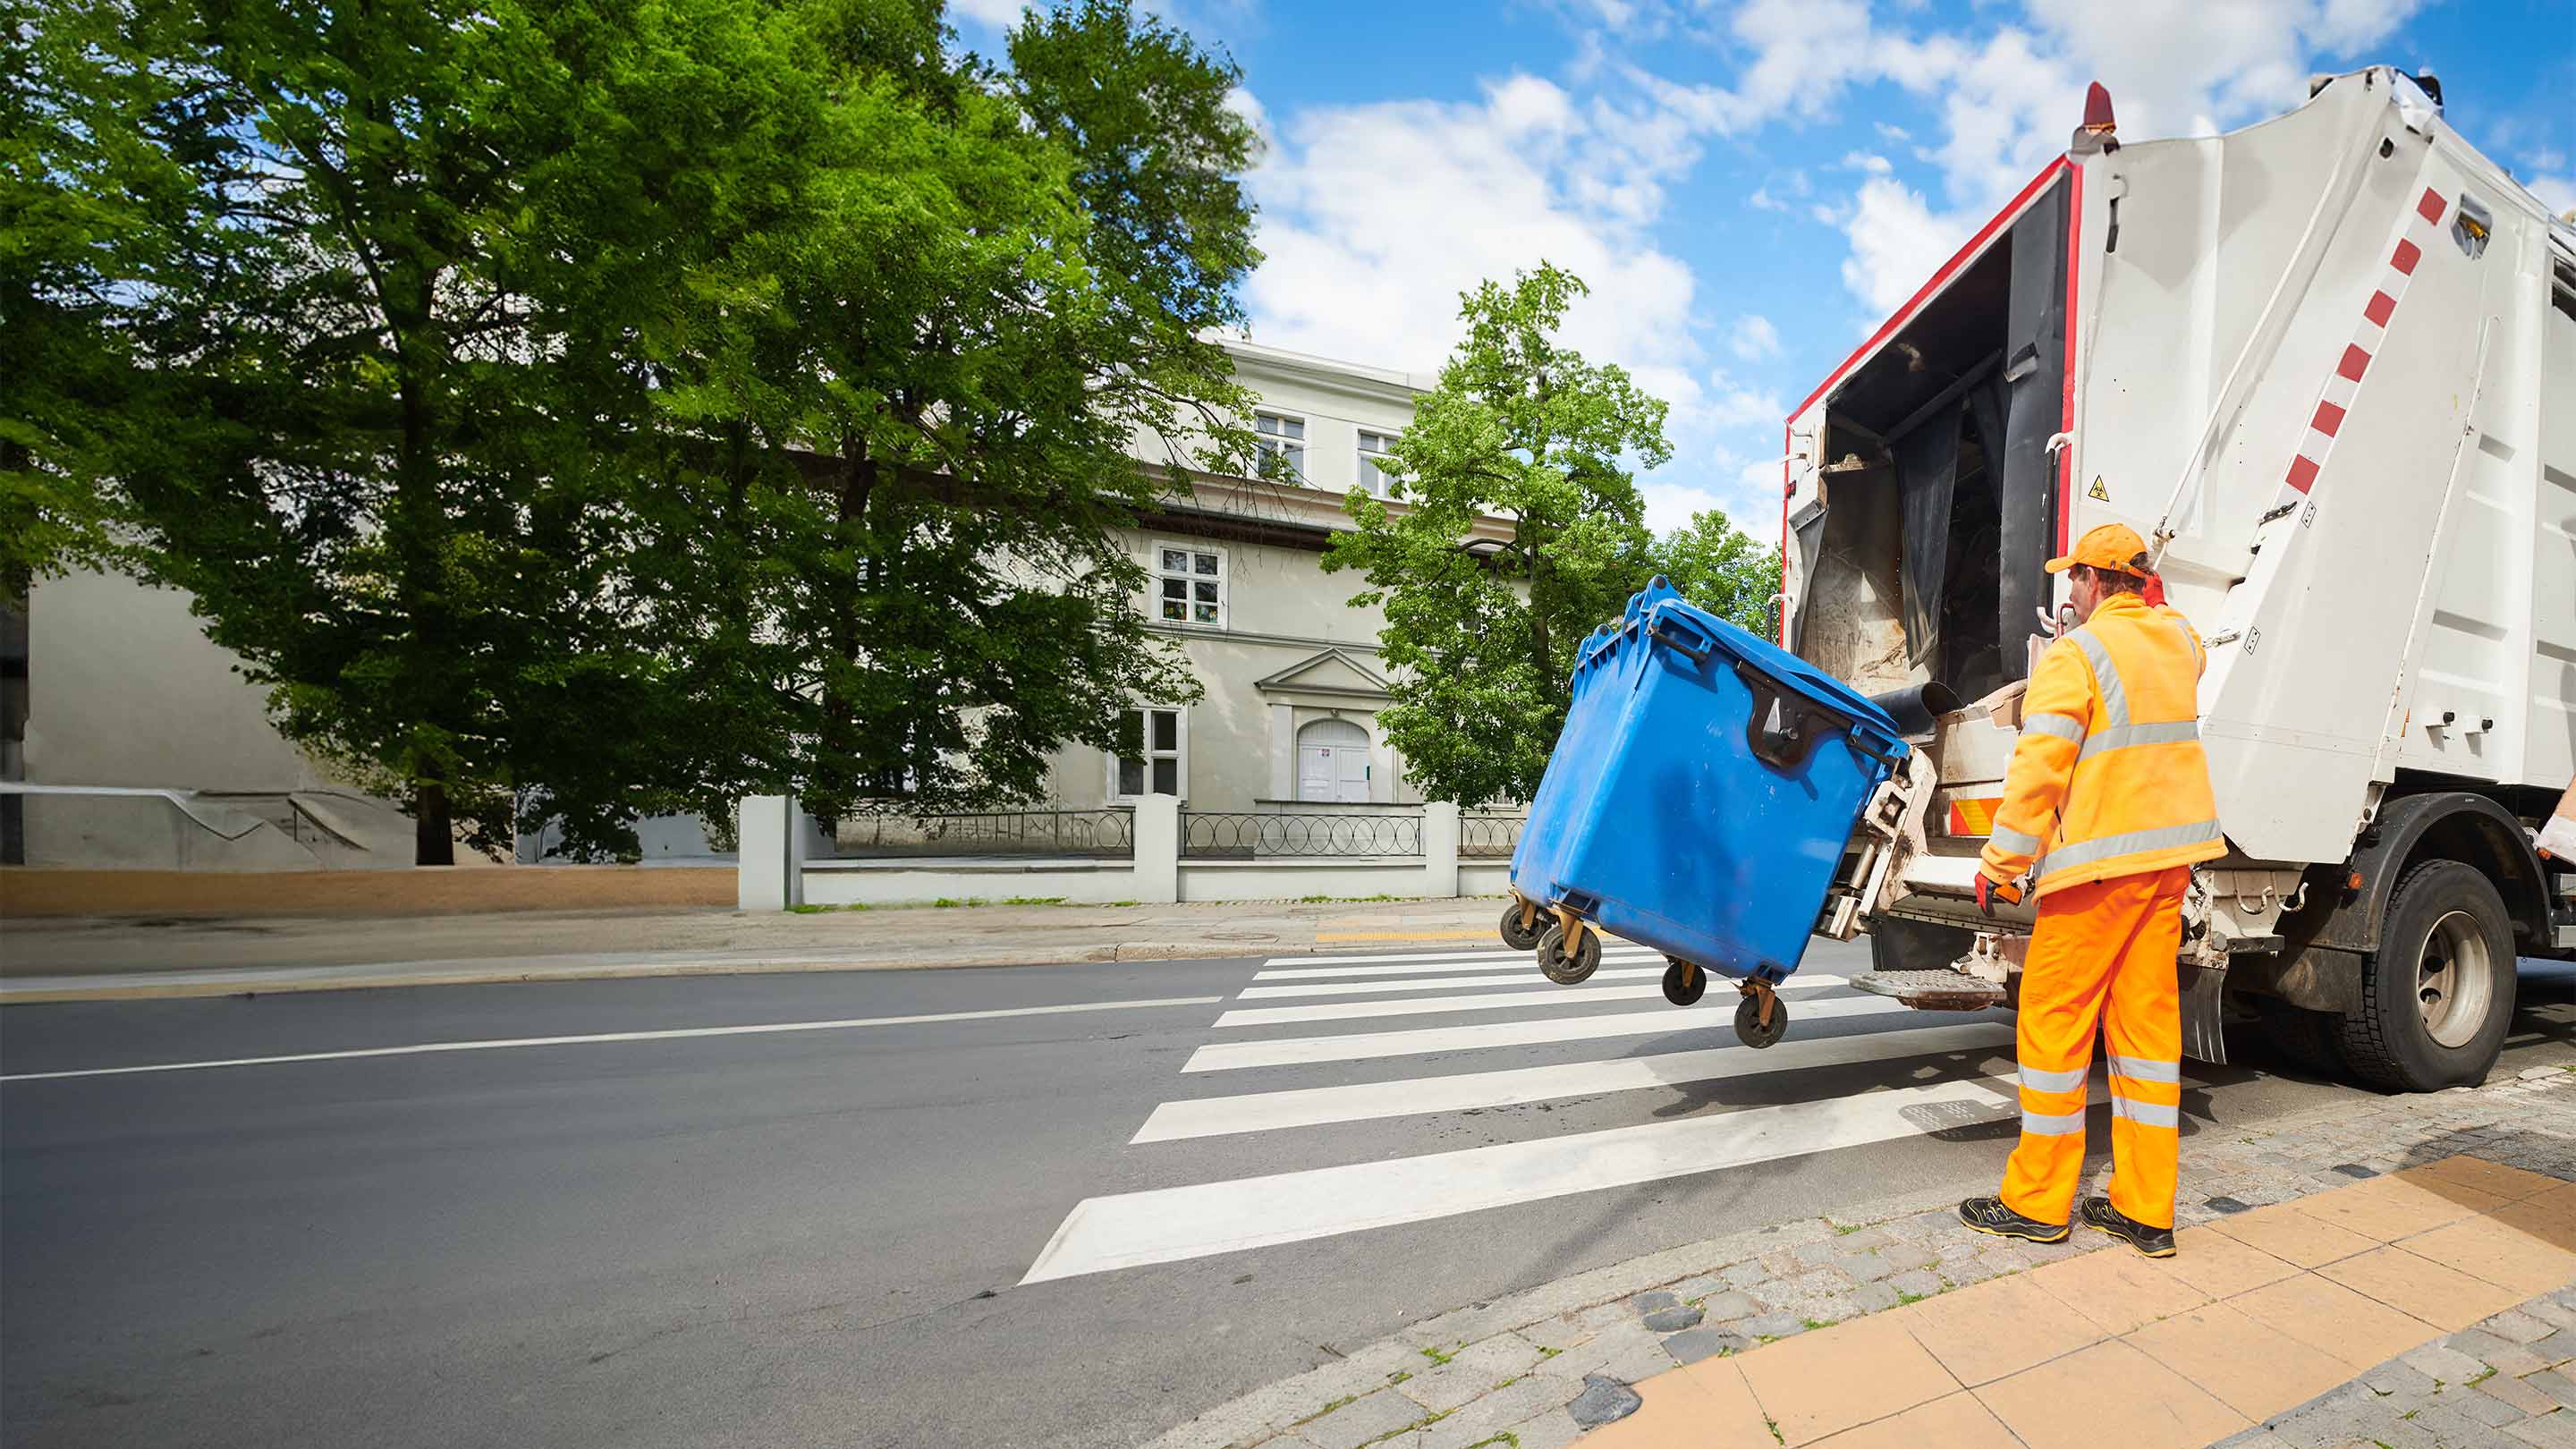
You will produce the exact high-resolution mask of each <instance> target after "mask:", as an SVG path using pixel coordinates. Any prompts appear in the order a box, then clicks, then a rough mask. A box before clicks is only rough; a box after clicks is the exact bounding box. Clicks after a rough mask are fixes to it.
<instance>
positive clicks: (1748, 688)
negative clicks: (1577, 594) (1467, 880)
mask: <svg viewBox="0 0 2576 1449" xmlns="http://www.w3.org/2000/svg"><path fill="white" fill-rule="evenodd" d="M1573 688H1574V699H1573V705H1572V708H1571V709H1570V711H1569V712H1568V713H1567V715H1566V721H1565V730H1564V733H1563V734H1561V735H1560V736H1559V737H1558V739H1557V744H1556V750H1555V753H1554V754H1552V755H1551V756H1550V757H1549V759H1548V763H1547V772H1546V774H1545V775H1544V776H1543V777H1542V779H1541V781H1540V783H1539V788H1538V795H1537V797H1536V798H1535V799H1533V800H1532V801H1531V802H1530V810H1529V819H1528V823H1527V824H1525V825H1524V826H1523V827H1522V829H1521V837H1520V844H1519V846H1518V848H1517V849H1516V850H1514V852H1513V854H1512V888H1513V890H1514V891H1516V892H1518V893H1519V894H1520V895H1521V896H1522V897H1523V898H1524V899H1527V900H1530V901H1533V902H1536V903H1538V904H1539V905H1541V906H1544V907H1549V908H1558V909H1562V910H1566V911H1570V912H1571V913H1572V914H1574V915H1575V916H1577V917H1579V918H1581V919H1582V920H1584V921H1587V922H1590V923H1592V924H1594V925H1597V926H1599V927H1601V928H1603V929H1605V930H1608V931H1611V932H1613V933H1615V934H1617V935H1620V936H1623V937H1625V938H1627V939H1628V940H1631V941H1635V942H1638V943H1639V944H1641V945H1646V946H1651V947H1653V948H1654V949H1656V950H1658V951H1662V952H1663V953H1665V954H1666V955H1667V956H1670V957H1673V958H1675V963H1676V964H1675V967H1674V969H1675V971H1676V972H1677V973H1679V975H1678V977H1677V978H1676V977H1668V978H1667V980H1666V985H1665V991H1666V995H1667V996H1670V997H1672V999H1674V1000H1675V1001H1685V1000H1686V999H1687V1000H1696V999H1697V997H1698V992H1699V989H1700V987H1699V984H1698V978H1697V977H1695V975H1694V973H1693V972H1692V970H1690V969H1689V968H1691V967H1696V968H1697V969H1698V971H1700V972H1707V971H1714V972H1716V973H1718V974H1720V975H1723V976H1727V977H1736V978H1746V979H1748V980H1750V981H1752V982H1757V983H1759V988H1758V990H1759V992H1760V1000H1761V1011H1760V1013H1758V1014H1759V1015H1761V1017H1762V1019H1763V1021H1764V1022H1765V1023H1766V1024H1767V1023H1768V1021H1769V1019H1770V1017H1769V1013H1770V1011H1771V1003H1770V1000H1769V997H1768V991H1767V989H1768V987H1769V986H1770V985H1771V984H1773V983H1776V982H1778V981H1780V980H1781V979H1783V978H1784V977H1786V976H1788V975H1789V973H1791V972H1793V971H1795V970H1797V969H1798V962H1799V959H1800V957H1802V956H1803V955H1804V954H1805V953H1806V949H1807V938H1808V937H1809V935H1810V934H1812V932H1813V931H1814V928H1815V925H1816V917H1817V913H1818V911H1819V910H1820V909H1821V908H1822V907H1823V905H1824V900H1825V892H1826V890H1827V888H1828V887H1829V886H1830V885H1831V884H1832V881H1833V876H1834V871H1835V868H1836V867H1837V866H1838V865H1839V864H1840V862H1841V860H1842V854H1843V846H1844V843H1845V842H1846V841H1847V840H1849V839H1850V837H1851V833H1852V826H1853V824H1854V823H1855V822H1856V821H1857V820H1858V819H1859V818H1860V812H1861V809H1862V808H1863V807H1864V806H1866V805H1867V804H1868V803H1869V797H1870V793H1871V791H1873V790H1874V789H1876V788H1877V786H1878V784H1879V782H1881V781H1883V780H1885V779H1886V778H1887V777H1888V775H1889V773H1890V772H1891V771H1892V770H1893V769H1894V768H1895V765H1896V762H1897V761H1898V759H1900V758H1901V757H1902V756H1903V755H1904V753H1905V750H1906V744H1905V740H1904V737H1903V735H1902V734H1901V732H1900V731H1899V729H1898V727H1897V724H1896V722H1895V721H1894V720H1892V719H1890V718H1889V717H1888V715H1887V713H1886V712H1885V711H1884V710H1881V709H1880V708H1879V707H1878V706H1876V705H1874V704H1872V703H1870V702H1869V700H1867V699H1865V698H1863V697H1862V696H1861V695H1860V694H1858V693H1856V692H1854V691H1853V690H1852V689H1851V688H1850V687H1849V686H1847V685H1845V684H1843V683H1841V682H1840V681H1838V680H1835V679H1833V678H1831V677H1829V676H1827V675H1825V674H1823V673H1820V672H1819V671H1818V670H1817V669H1816V668H1815V666H1814V665H1811V664H1809V663H1807V662H1806V661H1805V660H1803V659H1800V658H1798V657H1797V656H1795V655H1793V654H1790V653H1788V652H1787V651H1785V650H1783V649H1780V648H1778V647H1776V646H1774V645H1772V644H1770V643H1768V642H1766V641H1764V640H1761V639H1758V638H1755V637H1754V636H1753V635H1751V634H1748V633H1746V632H1745V631H1744V630H1742V629H1739V628H1737V627H1736V626H1734V625H1733V624H1729V623H1727V622H1726V621H1725V620H1722V619H1719V618H1717V617H1716V616H1715V615H1712V614H1710V613H1708V612H1706V611H1705V610H1701V609H1697V608H1694V607H1692V606H1691V604H1690V603H1689V602H1688V601H1686V600H1684V599H1683V598H1682V597H1681V595H1679V594H1678V593H1675V592H1674V591H1673V589H1672V587H1671V586H1670V585H1669V584H1667V583H1666V582H1665V581H1664V580H1663V579H1660V578H1658V579H1656V580H1655V581H1654V582H1653V583H1652V584H1650V585H1648V586H1647V587H1646V589H1645V591H1644V592H1642V593H1640V594H1638V595H1637V596H1636V597H1634V598H1632V599H1630V600H1629V601H1628V608H1627V612H1626V615H1625V616H1624V617H1623V618H1621V619H1620V620H1618V621H1617V622H1616V623H1612V624H1605V625H1603V626H1602V627H1601V628H1600V630H1598V631H1597V632H1595V633H1594V634H1593V635H1592V636H1591V637H1589V638H1587V639H1586V640H1585V641H1584V643H1583V647H1582V650H1581V653H1580V656H1579V658H1578V659H1577V662H1576V664H1575V669H1574V683H1573ZM1552 934H1553V937H1554V939H1555V940H1556V941H1557V942H1559V943H1561V939H1562V933H1561V932H1557V933H1552ZM1583 934H1587V935H1588V934H1589V933H1588V932H1587V933H1583ZM1549 949H1550V946H1549V945H1548V944H1544V943H1543V944H1542V945H1541V947H1540V951H1541V964H1542V965H1547V964H1548V963H1549V957H1548V952H1549ZM1598 954H1599V953H1598V948H1597V947H1594V948H1593V950H1592V952H1591V955H1592V959H1594V960H1596V961H1597V960H1598ZM1549 974H1550V975H1551V976H1554V977H1556V979H1559V980H1575V979H1580V976H1581V975H1584V974H1589V968H1588V967H1586V968H1581V969H1579V970H1573V971H1568V972H1565V973H1563V974H1560V972H1559V971H1557V970H1551V971H1550V972H1549ZM1677 980H1678V981H1679V982H1680V983H1681V984H1680V986H1678V987H1677V985H1676V981H1677ZM1753 1004H1754V998H1751V997H1748V999H1747V1005H1748V1006H1751V1005H1753ZM1740 1023H1741V1018H1740V1017H1739V1024H1740ZM1749 1039H1751V1038H1749V1037H1748V1040H1749ZM1774 1039H1776V1036H1775V1038H1774ZM1762 1044H1764V1045H1767V1044H1768V1043H1767V1042H1765V1043H1762Z"/></svg>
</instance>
